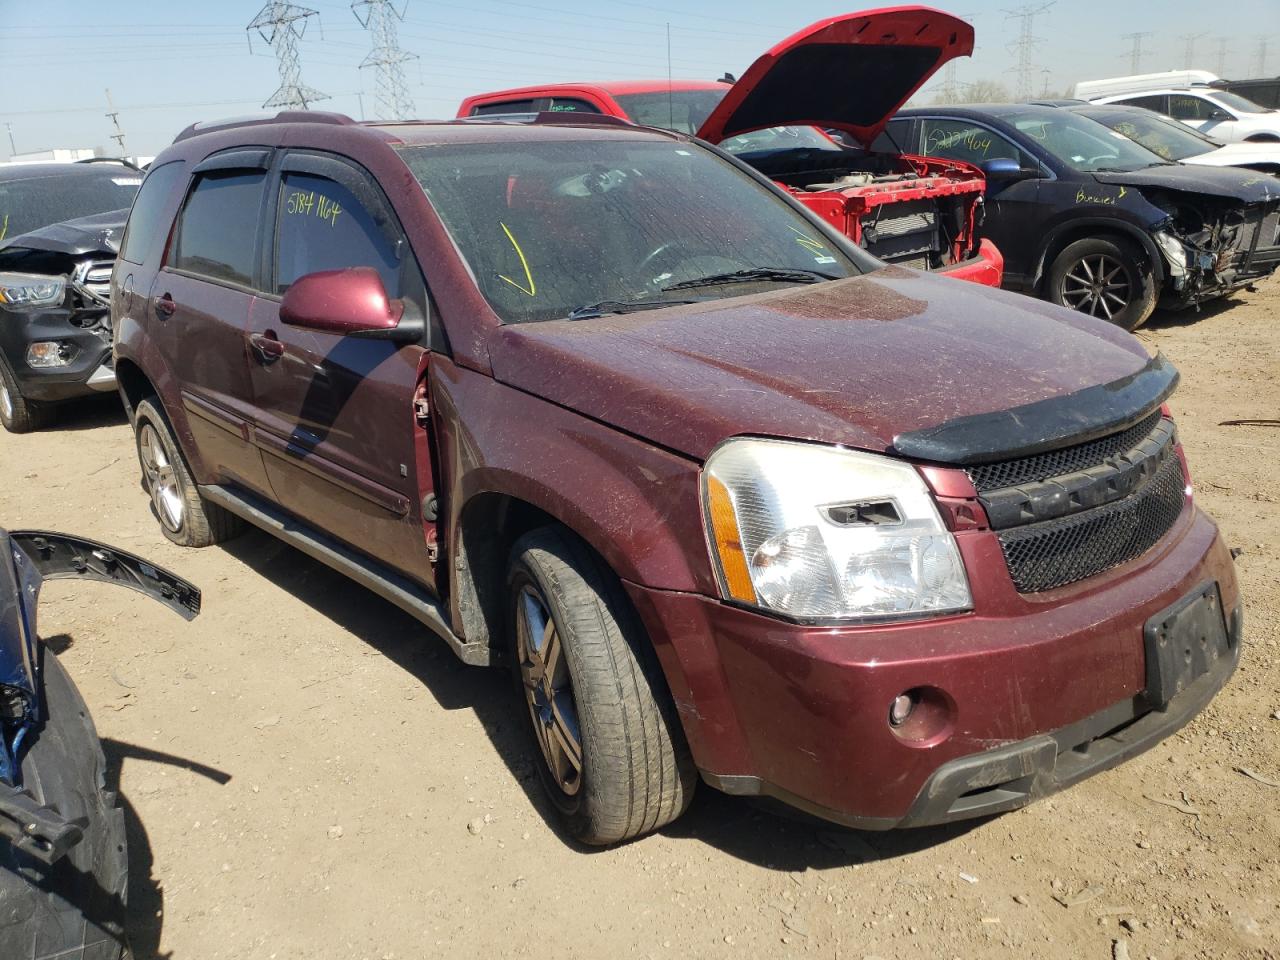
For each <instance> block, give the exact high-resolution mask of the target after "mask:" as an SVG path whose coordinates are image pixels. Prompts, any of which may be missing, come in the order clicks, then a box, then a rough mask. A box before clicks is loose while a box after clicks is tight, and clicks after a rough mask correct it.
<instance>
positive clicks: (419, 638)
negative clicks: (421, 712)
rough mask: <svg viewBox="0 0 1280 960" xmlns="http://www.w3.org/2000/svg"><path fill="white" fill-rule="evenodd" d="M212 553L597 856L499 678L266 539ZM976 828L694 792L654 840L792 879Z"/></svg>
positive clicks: (255, 536) (258, 536)
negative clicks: (427, 712)
mask: <svg viewBox="0 0 1280 960" xmlns="http://www.w3.org/2000/svg"><path fill="white" fill-rule="evenodd" d="M222 548H223V549H224V550H226V551H227V553H229V554H230V555H231V556H233V557H234V558H235V559H237V560H239V561H240V562H241V563H243V564H245V566H247V567H249V568H250V569H252V570H254V571H255V572H256V573H258V574H259V575H261V576H262V577H264V578H266V579H268V580H270V581H272V582H273V583H275V584H276V586H278V587H281V588H282V589H284V590H287V591H288V592H289V593H291V594H292V595H293V596H294V597H296V598H297V599H299V600H301V601H302V602H303V603H305V604H306V605H307V606H309V607H311V608H312V609H313V610H315V611H317V612H318V613H321V614H323V615H324V616H326V617H328V618H329V619H330V620H332V621H333V622H334V623H336V624H337V625H338V626H340V627H342V628H343V629H344V630H347V631H349V632H350V633H352V634H353V635H355V636H356V637H359V638H360V639H361V640H362V641H364V642H365V643H367V644H368V645H369V646H370V647H372V648H373V649H375V650H377V651H378V652H379V653H380V654H382V655H383V656H385V657H387V658H388V659H390V660H391V661H392V662H394V663H395V664H396V665H397V666H399V667H400V668H401V669H403V670H405V671H406V672H407V673H409V674H411V675H412V676H413V677H415V678H417V679H418V680H419V681H420V682H421V683H422V685H423V686H424V687H426V689H427V690H428V691H429V692H430V693H431V695H432V696H433V697H434V698H435V700H436V702H437V703H438V704H439V705H440V706H441V707H442V708H443V709H445V710H471V711H473V712H474V713H475V715H476V719H477V720H479V722H480V724H481V726H482V727H483V728H484V730H485V733H486V734H487V735H488V737H489V739H490V741H491V742H492V743H493V746H494V749H495V750H496V751H497V754H498V756H499V757H500V758H501V760H502V762H503V763H504V764H506V766H507V769H508V770H509V771H510V772H511V775H512V776H513V777H514V778H515V780H516V781H517V782H518V783H519V784H520V786H521V788H522V789H523V790H524V793H525V795H526V796H527V797H528V799H529V803H530V805H531V806H532V807H533V808H534V809H535V810H537V811H538V813H539V814H540V815H541V816H542V818H543V820H544V821H546V824H547V826H548V828H549V829H551V830H553V831H554V832H555V833H556V834H557V835H558V836H559V837H560V839H561V840H563V841H564V843H565V844H566V845H567V846H570V847H572V848H573V849H575V850H577V851H579V852H581V853H584V854H589V853H593V852H597V851H598V850H599V849H600V848H596V847H590V846H587V845H584V844H580V843H578V842H577V841H575V840H573V839H572V838H570V837H569V836H568V835H567V834H565V832H564V831H563V830H562V829H561V828H560V823H559V820H558V818H557V816H556V812H555V810H554V808H553V807H552V805H551V802H550V801H549V800H548V799H547V797H546V795H545V793H544V792H543V789H542V785H541V783H540V781H539V778H538V774H537V771H536V769H535V768H534V766H533V763H532V757H533V753H532V752H531V751H532V750H534V749H535V748H534V746H533V743H532V738H531V737H530V735H529V734H528V732H527V731H526V729H525V719H524V717H523V716H522V715H521V704H520V702H519V700H518V698H517V695H516V692H515V689H514V685H513V683H512V681H511V680H510V679H509V676H508V674H507V672H506V671H505V670H503V669H500V668H499V669H491V670H484V669H477V668H475V667H469V666H466V665H464V664H463V663H461V662H460V661H459V660H458V659H457V658H456V657H454V655H453V653H452V652H451V651H450V650H449V649H448V648H447V647H446V646H445V644H444V643H443V641H441V640H439V639H438V638H437V637H435V635H434V634H432V633H431V632H430V631H429V630H428V629H427V628H426V627H424V626H422V625H421V624H419V623H418V621H417V620H415V619H414V618H413V617H411V616H409V615H408V614H407V613H404V612H403V611H402V610H400V609H399V608H398V607H396V606H395V605H394V604H392V603H390V602H389V601H386V600H383V599H382V598H381V597H378V596H376V595H374V594H373V593H370V592H368V591H366V590H365V589H363V588H362V587H359V586H357V585H355V584H353V583H352V582H351V581H350V580H348V579H347V578H346V577H345V576H343V575H342V574H340V573H338V572H337V571H334V570H331V569H330V568H329V567H327V566H325V565H324V564H322V563H320V562H319V561H316V560H312V559H311V558H310V557H308V556H306V555H305V554H303V553H302V552H301V551H298V550H296V549H294V548H293V547H291V546H289V545H288V544H286V543H284V542H282V541H279V540H277V539H275V538H274V537H272V536H270V535H268V534H266V533H262V532H260V531H257V530H254V531H251V532H249V533H247V534H245V535H244V536H241V537H237V538H236V539H235V540H231V541H229V542H227V543H225V544H223V545H222ZM982 822H983V821H967V822H965V823H960V824H951V825H948V826H944V827H936V828H924V829H917V830H909V831H896V832H893V833H871V832H867V831H857V830H849V829H846V828H844V827H840V826H836V825H834V824H829V823H825V822H823V821H819V820H816V819H813V818H808V817H806V816H804V815H803V814H798V813H795V812H794V811H790V810H788V809H787V808H785V807H780V808H778V807H773V806H772V805H769V804H766V803H764V802H757V801H753V800H751V799H748V798H742V797H730V796H727V795H725V794H723V793H720V792H719V791H717V790H715V789H713V788H711V787H708V786H706V785H705V784H699V786H698V789H697V791H696V793H695V797H694V801H693V804H692V805H691V807H690V808H689V810H688V811H687V812H686V813H685V815H684V816H683V817H681V818H680V819H679V820H677V821H676V822H675V823H673V824H671V825H670V826H668V827H666V828H665V829H663V831H662V833H663V835H664V836H668V837H671V838H683V839H691V840H696V841H698V842H701V843H706V844H708V845H710V846H712V847H715V848H716V849H718V850H721V851H723V852H725V853H727V854H729V855H731V856H733V857H737V858H738V859H741V860H745V861H748V862H750V863H753V864H756V865H758V866H762V867H766V868H769V869H776V870H786V871H797V870H804V869H807V868H813V869H827V868H834V867H842V866H851V865H854V864H858V863H865V862H868V861H871V860H880V859H891V858H893V857H897V856H901V855H904V854H908V853H913V852H915V851H918V850H921V849H925V848H928V847H933V846H936V845H938V844H941V843H946V842H948V841H950V840H953V839H955V838H957V837H960V836H963V835H964V834H965V833H967V832H968V831H969V830H972V829H973V828H974V826H976V825H978V824H980V823H982Z"/></svg>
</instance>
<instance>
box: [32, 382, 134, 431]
mask: <svg viewBox="0 0 1280 960" xmlns="http://www.w3.org/2000/svg"><path fill="white" fill-rule="evenodd" d="M128 422H129V418H128V417H127V416H126V415H125V412H124V405H123V404H122V403H121V402H120V397H119V396H117V395H116V393H115V392H114V391H113V392H111V393H104V394H103V395H102V396H100V397H82V398H81V399H79V400H69V401H67V402H66V403H60V404H58V407H57V418H56V419H55V420H54V422H53V423H52V424H51V425H49V426H48V427H45V428H44V429H43V430H42V431H41V432H42V433H79V432H80V431H82V430H97V429H98V428H99V427H118V426H121V425H123V424H126V423H128Z"/></svg>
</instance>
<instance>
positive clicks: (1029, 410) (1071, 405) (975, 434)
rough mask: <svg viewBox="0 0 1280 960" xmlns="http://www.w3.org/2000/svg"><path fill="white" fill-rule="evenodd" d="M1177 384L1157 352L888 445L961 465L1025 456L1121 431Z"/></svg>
mask: <svg viewBox="0 0 1280 960" xmlns="http://www.w3.org/2000/svg"><path fill="white" fill-rule="evenodd" d="M1177 386H1178V371H1177V368H1176V367H1174V365H1173V364H1171V363H1170V362H1169V361H1168V360H1166V359H1165V358H1164V357H1163V356H1162V355H1157V356H1155V357H1153V358H1152V359H1151V360H1150V361H1149V362H1148V363H1147V365H1146V366H1144V367H1143V368H1142V369H1141V370H1139V371H1137V372H1136V373H1133V374H1130V375H1129V376H1127V377H1121V378H1120V379H1119V380H1113V381H1111V382H1110V383H1101V384H1098V385H1097V386H1094V387H1086V388H1085V389H1083V390H1079V391H1077V392H1075V393H1068V394H1064V395H1063V396H1060V397H1051V398H1050V399H1048V400H1040V401H1037V402H1036V403H1029V404H1026V405H1025V406H1021V407H1013V408H1010V409H1008V410H1000V411H997V412H995V413H980V414H975V415H973V416H969V417H958V418H957V419H955V420H948V421H947V422H946V423H943V424H939V425H938V426H936V427H930V428H928V429H925V430H915V431H913V432H911V433H900V434H898V436H896V437H894V439H893V449H894V451H895V452H896V453H898V454H900V455H902V456H904V457H910V458H912V459H914V460H930V461H933V462H935V463H949V464H958V465H961V466H969V465H972V464H978V463H992V462H994V461H997V460H1012V459H1015V458H1018V457H1027V456H1031V455H1032V454H1036V453H1043V452H1044V451H1046V450H1053V449H1056V448H1058V447H1063V446H1068V445H1074V444H1077V443H1087V442H1088V441H1090V440H1096V439H1097V438H1098V437H1104V436H1106V435H1107V434H1109V433H1115V432H1116V431H1117V430H1123V429H1124V428H1125V427H1128V426H1130V425H1132V424H1134V423H1137V422H1138V421H1139V420H1141V419H1142V418H1143V417H1145V416H1147V415H1148V414H1150V413H1151V411H1152V410H1153V409H1154V408H1155V407H1156V406H1157V405H1159V404H1161V403H1163V402H1164V401H1165V400H1166V399H1167V398H1168V396H1169V394H1171V393H1173V391H1174V389H1175V388H1176V387H1177Z"/></svg>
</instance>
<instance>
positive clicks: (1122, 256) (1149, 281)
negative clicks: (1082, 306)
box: [1049, 237, 1156, 330]
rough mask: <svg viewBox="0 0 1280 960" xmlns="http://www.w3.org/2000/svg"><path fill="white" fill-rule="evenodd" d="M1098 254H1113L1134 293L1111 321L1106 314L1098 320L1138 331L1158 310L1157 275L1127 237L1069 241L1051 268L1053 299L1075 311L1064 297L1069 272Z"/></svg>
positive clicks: (1110, 255)
mask: <svg viewBox="0 0 1280 960" xmlns="http://www.w3.org/2000/svg"><path fill="white" fill-rule="evenodd" d="M1098 254H1104V255H1106V256H1109V257H1112V258H1114V259H1115V260H1116V261H1117V262H1118V263H1119V264H1120V266H1121V268H1122V269H1123V270H1124V272H1125V279H1126V280H1127V281H1128V283H1129V287H1130V290H1131V291H1132V293H1131V295H1130V298H1129V303H1128V304H1127V305H1126V306H1125V308H1124V310H1122V311H1120V313H1118V314H1116V316H1114V317H1112V318H1111V319H1110V320H1108V319H1107V318H1106V317H1097V316H1094V319H1095V320H1102V321H1104V322H1106V323H1111V324H1113V325H1114V326H1117V327H1121V328H1122V329H1125V330H1136V329H1137V328H1138V327H1140V326H1141V325H1142V324H1143V323H1144V322H1145V321H1146V319H1147V318H1148V317H1149V316H1150V315H1151V311H1152V310H1153V309H1155V301H1156V291H1155V276H1154V275H1153V272H1152V270H1151V268H1150V266H1149V265H1147V264H1146V257H1145V256H1143V255H1142V254H1140V253H1139V251H1138V250H1137V249H1136V248H1135V247H1134V246H1133V245H1132V244H1131V243H1128V242H1126V241H1124V240H1119V239H1111V238H1109V237H1087V238H1085V239H1083V240H1076V241H1075V242H1073V243H1070V244H1068V245H1067V246H1066V247H1065V248H1063V250H1062V251H1061V252H1060V253H1059V254H1058V256H1057V257H1055V258H1054V261H1053V266H1052V268H1051V269H1050V271H1049V299H1050V300H1051V301H1052V302H1053V303H1056V304H1058V305H1059V306H1062V307H1066V308H1067V309H1068V310H1075V308H1074V307H1072V306H1070V305H1069V304H1068V303H1066V302H1065V298H1064V297H1063V285H1064V283H1065V279H1066V275H1067V273H1068V272H1070V270H1071V269H1072V268H1073V267H1074V266H1075V265H1076V264H1078V263H1079V262H1080V261H1081V260H1083V259H1084V258H1085V257H1089V256H1096V255H1098ZM1075 312H1077V313H1082V314H1084V315H1085V316H1092V314H1089V313H1086V312H1085V311H1083V310H1076V311H1075Z"/></svg>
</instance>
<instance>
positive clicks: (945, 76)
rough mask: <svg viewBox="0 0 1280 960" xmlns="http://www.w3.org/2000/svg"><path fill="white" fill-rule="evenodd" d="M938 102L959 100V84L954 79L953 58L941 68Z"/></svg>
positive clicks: (957, 101) (956, 101)
mask: <svg viewBox="0 0 1280 960" xmlns="http://www.w3.org/2000/svg"><path fill="white" fill-rule="evenodd" d="M938 102H939V103H959V102H960V84H959V82H958V81H957V80H956V62H955V61H954V60H952V61H951V62H950V63H948V64H947V65H946V66H945V67H943V68H942V87H941V88H940V89H939V90H938Z"/></svg>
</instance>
